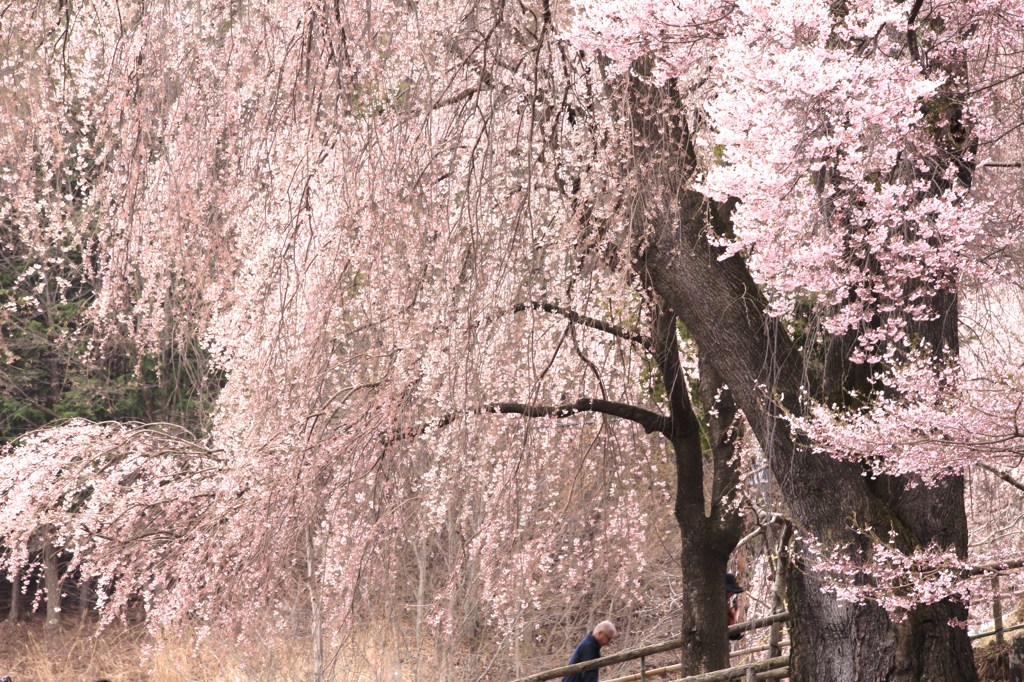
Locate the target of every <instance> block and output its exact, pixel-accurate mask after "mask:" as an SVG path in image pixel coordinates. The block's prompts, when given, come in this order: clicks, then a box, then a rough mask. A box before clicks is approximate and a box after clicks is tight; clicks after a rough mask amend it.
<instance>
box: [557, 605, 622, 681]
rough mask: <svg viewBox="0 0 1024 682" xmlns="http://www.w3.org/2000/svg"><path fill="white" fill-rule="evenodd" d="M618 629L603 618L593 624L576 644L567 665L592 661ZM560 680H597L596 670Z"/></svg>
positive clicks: (567, 676)
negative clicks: (590, 630) (591, 630)
mask: <svg viewBox="0 0 1024 682" xmlns="http://www.w3.org/2000/svg"><path fill="white" fill-rule="evenodd" d="M616 634H618V631H617V630H616V629H615V625H614V624H613V623H612V622H611V621H610V620H603V621H601V622H600V623H598V624H597V625H595V626H594V631H593V632H589V633H587V636H586V637H584V638H583V639H581V640H580V643H579V644H577V645H576V650H575V651H573V652H572V658H570V659H569V665H572V664H573V663H583V662H584V661H593V660H594V659H595V658H600V657H601V647H603V646H605V645H607V644H608V643H610V642H611V641H612V640H613V639H614V638H615V635H616ZM562 682H597V670H596V669H595V670H588V671H586V672H582V673H573V674H571V675H566V676H565V677H563V678H562Z"/></svg>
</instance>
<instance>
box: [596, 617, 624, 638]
mask: <svg viewBox="0 0 1024 682" xmlns="http://www.w3.org/2000/svg"><path fill="white" fill-rule="evenodd" d="M594 632H595V633H598V632H607V633H608V634H609V635H611V636H612V637H614V636H615V635H617V634H618V633H619V632H618V630H616V629H615V623H613V622H611V621H610V620H602V621H601V622H600V623H598V624H597V625H595V626H594Z"/></svg>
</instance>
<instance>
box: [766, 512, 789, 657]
mask: <svg viewBox="0 0 1024 682" xmlns="http://www.w3.org/2000/svg"><path fill="white" fill-rule="evenodd" d="M790 533H791V531H790V527H789V524H786V525H785V526H784V527H783V529H782V537H780V538H779V549H778V552H776V561H775V589H774V590H773V591H772V613H779V612H781V611H782V609H783V607H784V606H785V604H786V576H785V573H786V563H787V562H788V560H789V557H788V554H789V536H790ZM781 643H782V623H781V622H778V623H772V626H771V629H770V630H769V631H768V658H776V657H777V656H781V655H782V645H781Z"/></svg>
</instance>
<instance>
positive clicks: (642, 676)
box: [640, 656, 647, 682]
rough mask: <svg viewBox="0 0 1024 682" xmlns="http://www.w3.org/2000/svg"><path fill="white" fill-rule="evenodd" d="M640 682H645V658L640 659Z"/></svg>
mask: <svg viewBox="0 0 1024 682" xmlns="http://www.w3.org/2000/svg"><path fill="white" fill-rule="evenodd" d="M640 682H647V657H646V656H641V657H640Z"/></svg>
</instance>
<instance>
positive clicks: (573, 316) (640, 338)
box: [512, 301, 654, 350]
mask: <svg viewBox="0 0 1024 682" xmlns="http://www.w3.org/2000/svg"><path fill="white" fill-rule="evenodd" d="M527 310H543V311H544V312H546V313H554V314H555V315H561V316H562V317H564V318H566V319H567V320H569V321H570V322H572V323H574V324H579V325H583V326H584V327H590V328H591V329H596V330H598V331H602V332H607V333H609V334H611V335H613V336H617V337H619V338H620V339H625V340H626V341H632V342H633V343H637V344H640V345H641V346H643V347H644V348H646V349H647V350H653V348H654V343H653V341H651V337H649V336H646V335H644V334H641V333H639V332H633V331H630V330H628V329H625V328H623V327H620V326H618V325H615V324H610V323H608V322H603V321H601V320H598V319H597V318H594V317H588V316H586V315H580V314H579V313H577V312H575V311H573V310H569V309H567V308H562V307H561V306H558V305H555V304H554V303H546V302H544V301H526V302H525V303H517V304H516V305H515V307H513V308H512V312H514V313H521V312H524V311H527Z"/></svg>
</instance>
